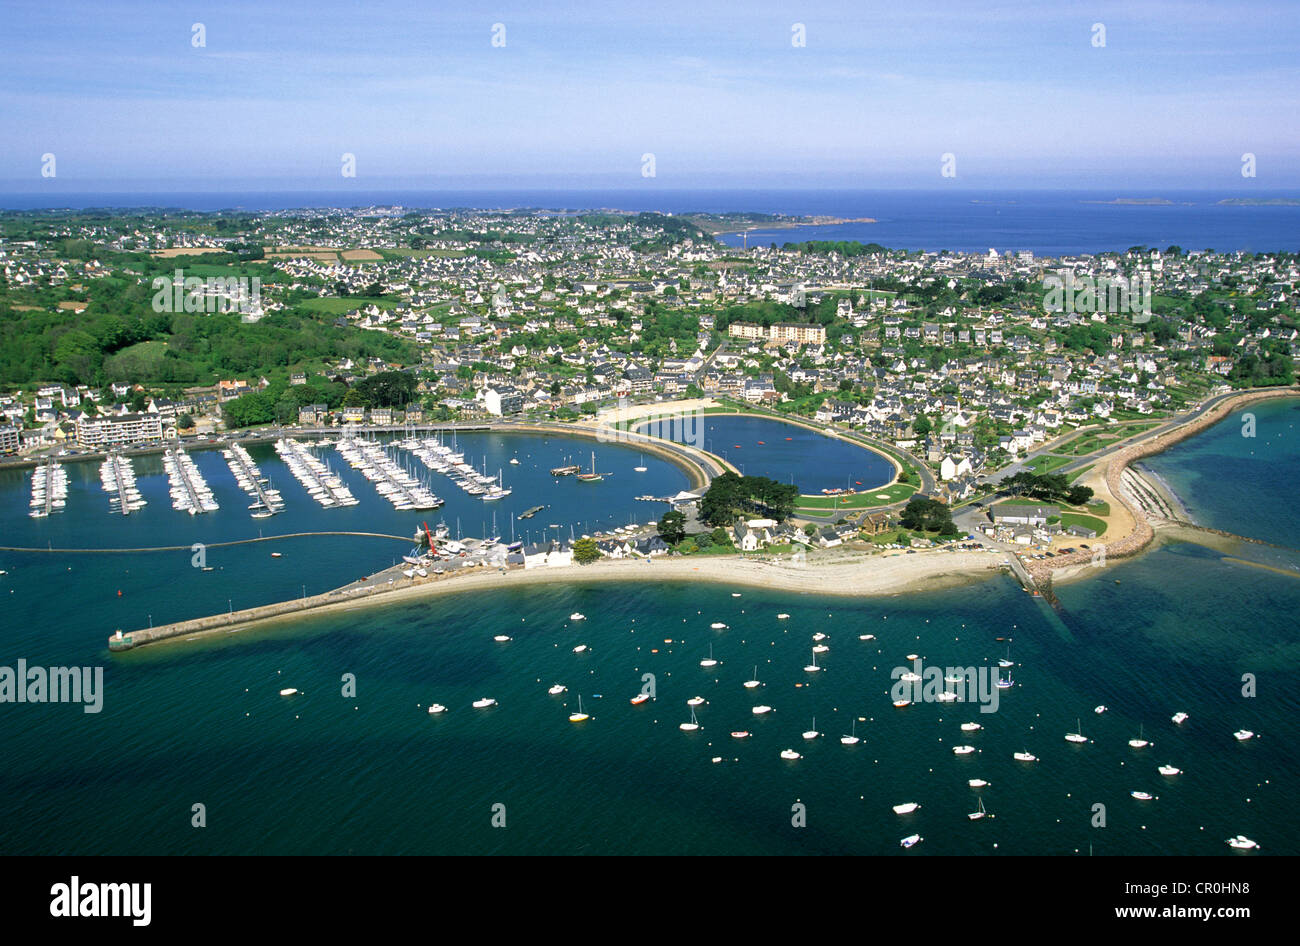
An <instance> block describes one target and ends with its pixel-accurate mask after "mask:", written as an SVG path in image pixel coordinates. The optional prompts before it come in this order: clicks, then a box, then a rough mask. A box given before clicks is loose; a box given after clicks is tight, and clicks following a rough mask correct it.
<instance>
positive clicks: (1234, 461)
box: [1143, 398, 1300, 548]
mask: <svg viewBox="0 0 1300 946" xmlns="http://www.w3.org/2000/svg"><path fill="white" fill-rule="evenodd" d="M1252 420H1253V428H1252ZM1252 432H1253V434H1254V436H1246V435H1247V434H1250V433H1252ZM1143 462H1144V464H1145V465H1146V466H1148V467H1150V468H1151V469H1153V470H1155V471H1156V472H1157V473H1159V474H1160V476H1161V478H1163V479H1164V480H1165V481H1166V482H1167V483H1168V484H1169V485H1170V486H1171V487H1173V489H1174V491H1175V492H1176V493H1177V494H1178V495H1179V497H1180V498H1181V499H1182V500H1183V502H1184V503H1185V504H1186V506H1187V507H1188V511H1189V512H1191V514H1192V519H1193V520H1194V521H1196V522H1199V523H1201V524H1203V525H1207V526H1213V527H1214V528H1216V529H1224V530H1226V531H1228V532H1235V533H1237V534H1238V535H1245V536H1249V537H1250V538H1254V539H1263V540H1265V541H1268V542H1276V543H1279V544H1281V545H1288V546H1291V547H1293V548H1295V547H1300V507H1298V506H1297V505H1296V503H1295V501H1294V498H1295V492H1294V489H1287V488H1286V486H1287V484H1292V483H1294V482H1295V476H1296V471H1297V470H1300V400H1292V399H1290V398H1287V399H1284V400H1276V401H1263V402H1260V403H1256V404H1253V405H1248V406H1246V407H1245V408H1242V409H1239V410H1236V411H1233V412H1232V413H1231V414H1229V415H1228V416H1226V417H1225V418H1224V419H1223V420H1221V421H1219V422H1218V423H1217V424H1215V425H1214V426H1213V427H1210V428H1208V429H1207V430H1205V431H1203V432H1202V433H1200V434H1198V435H1197V436H1195V437H1192V438H1190V439H1188V440H1184V441H1182V442H1181V443H1178V444H1175V445H1174V446H1173V447H1172V448H1170V449H1169V450H1168V451H1166V452H1165V453H1162V454H1159V455H1157V456H1154V457H1150V458H1148V459H1147V460H1145V461H1143Z"/></svg>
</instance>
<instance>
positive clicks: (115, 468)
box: [99, 453, 145, 516]
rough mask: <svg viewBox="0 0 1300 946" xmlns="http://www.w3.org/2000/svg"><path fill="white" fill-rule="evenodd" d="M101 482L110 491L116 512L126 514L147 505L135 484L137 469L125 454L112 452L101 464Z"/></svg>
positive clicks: (111, 503) (110, 504) (112, 505)
mask: <svg viewBox="0 0 1300 946" xmlns="http://www.w3.org/2000/svg"><path fill="white" fill-rule="evenodd" d="M99 484H100V486H101V487H103V490H104V492H106V493H108V504H109V506H110V507H112V509H113V511H114V512H120V513H122V515H124V516H125V515H129V514H130V513H133V512H135V511H136V510H137V509H141V508H143V507H144V505H145V500H144V497H143V496H141V495H140V490H139V489H137V488H136V485H135V470H134V469H133V468H132V466H131V461H130V460H128V459H127V458H126V457H124V456H120V455H119V454H116V453H110V454H109V455H108V458H107V459H106V460H104V462H103V463H101V464H100V465H99Z"/></svg>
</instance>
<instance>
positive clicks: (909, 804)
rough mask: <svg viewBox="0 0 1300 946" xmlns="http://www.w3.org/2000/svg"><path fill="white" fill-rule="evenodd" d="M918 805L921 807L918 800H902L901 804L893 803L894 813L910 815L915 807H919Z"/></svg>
mask: <svg viewBox="0 0 1300 946" xmlns="http://www.w3.org/2000/svg"><path fill="white" fill-rule="evenodd" d="M920 807H921V805H920V804H919V803H918V802H914V801H905V802H903V803H902V804H901V805H895V806H894V814H896V815H910V814H911V813H912V812H914V811H916V809H918V808H920Z"/></svg>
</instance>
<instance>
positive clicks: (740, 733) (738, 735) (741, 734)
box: [731, 729, 749, 739]
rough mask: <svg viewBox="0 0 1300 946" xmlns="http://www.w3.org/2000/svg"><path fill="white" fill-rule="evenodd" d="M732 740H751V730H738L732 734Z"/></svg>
mask: <svg viewBox="0 0 1300 946" xmlns="http://www.w3.org/2000/svg"><path fill="white" fill-rule="evenodd" d="M731 738H732V739H748V738H749V730H748V729H737V730H736V731H735V732H733V733H732V734H731Z"/></svg>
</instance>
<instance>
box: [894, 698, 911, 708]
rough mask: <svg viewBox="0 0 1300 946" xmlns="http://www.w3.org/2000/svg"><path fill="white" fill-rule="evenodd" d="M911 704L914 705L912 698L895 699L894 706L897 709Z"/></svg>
mask: <svg viewBox="0 0 1300 946" xmlns="http://www.w3.org/2000/svg"><path fill="white" fill-rule="evenodd" d="M911 705H912V701H911V700H894V706H895V708H897V709H902V708H903V707H904V706H911Z"/></svg>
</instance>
